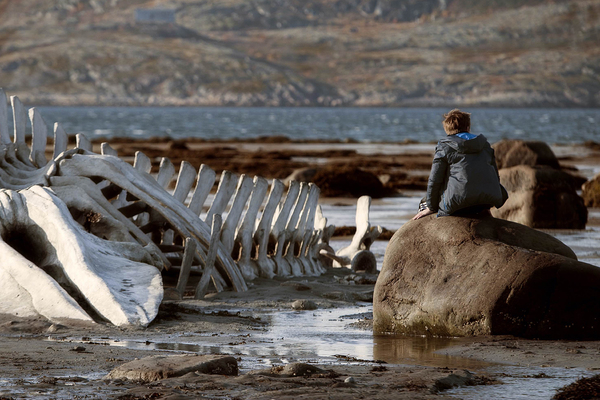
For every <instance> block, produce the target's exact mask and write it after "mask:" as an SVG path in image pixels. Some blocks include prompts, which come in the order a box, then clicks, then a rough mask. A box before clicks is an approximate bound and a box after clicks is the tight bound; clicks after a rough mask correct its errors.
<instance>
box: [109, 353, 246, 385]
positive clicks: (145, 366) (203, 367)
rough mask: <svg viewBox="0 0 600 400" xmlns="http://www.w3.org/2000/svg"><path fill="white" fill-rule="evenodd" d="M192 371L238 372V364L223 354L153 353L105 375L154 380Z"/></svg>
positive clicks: (142, 380) (115, 377)
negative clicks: (164, 354)
mask: <svg viewBox="0 0 600 400" xmlns="http://www.w3.org/2000/svg"><path fill="white" fill-rule="evenodd" d="M190 372H197V373H200V374H213V375H234V376H235V375H237V374H238V364H237V360H236V359H235V358H234V357H231V356H222V355H177V356H150V357H145V358H142V359H139V360H133V361H130V362H128V363H125V364H123V365H120V366H118V367H117V368H115V369H113V370H112V371H111V372H110V373H109V374H108V375H106V376H105V377H104V379H105V380H110V379H128V380H132V381H141V382H154V381H158V380H161V379H167V378H173V377H177V376H183V375H185V374H188V373H190Z"/></svg>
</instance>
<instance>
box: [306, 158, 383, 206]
mask: <svg viewBox="0 0 600 400" xmlns="http://www.w3.org/2000/svg"><path fill="white" fill-rule="evenodd" d="M313 182H314V183H315V184H316V185H317V186H318V187H319V188H320V189H321V196H323V197H360V196H365V195H366V196H371V197H373V198H380V197H383V196H384V195H385V194H386V193H387V190H386V189H385V188H384V187H383V184H382V183H381V181H380V180H379V178H378V177H377V175H375V174H373V173H371V172H367V171H363V170H362V169H360V168H358V167H353V166H347V165H346V166H343V165H333V166H329V167H325V168H322V169H319V170H318V171H317V173H316V174H315V175H314V177H313Z"/></svg>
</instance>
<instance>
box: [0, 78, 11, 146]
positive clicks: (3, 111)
mask: <svg viewBox="0 0 600 400" xmlns="http://www.w3.org/2000/svg"><path fill="white" fill-rule="evenodd" d="M7 104H8V99H7V98H6V93H4V90H3V89H2V88H0V144H4V145H6V144H9V143H12V140H10V132H9V131H8V105H7Z"/></svg>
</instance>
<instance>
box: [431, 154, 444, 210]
mask: <svg viewBox="0 0 600 400" xmlns="http://www.w3.org/2000/svg"><path fill="white" fill-rule="evenodd" d="M447 170H448V160H447V158H446V154H445V152H444V151H443V149H442V147H441V146H440V145H439V144H438V145H437V146H436V148H435V155H434V156H433V163H432V165H431V173H430V174H429V181H428V182H427V208H429V209H430V210H431V211H433V212H437V211H438V208H439V204H440V197H441V195H442V187H443V184H444V179H446V172H447Z"/></svg>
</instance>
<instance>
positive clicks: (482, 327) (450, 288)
mask: <svg viewBox="0 0 600 400" xmlns="http://www.w3.org/2000/svg"><path fill="white" fill-rule="evenodd" d="M598 287H600V268H598V267H595V266H593V265H589V264H586V263H583V262H579V261H577V259H576V257H575V254H574V253H573V252H572V250H571V249H570V248H568V247H567V246H565V245H564V244H563V243H561V242H560V241H559V240H557V239H555V238H553V237H552V236H550V235H547V234H545V233H543V232H539V231H536V230H534V229H530V228H528V227H526V226H523V225H520V224H516V223H512V222H509V221H504V220H499V219H495V218H491V217H485V218H482V219H474V218H462V217H442V218H436V217H435V216H429V217H425V218H422V219H420V220H417V221H409V222H408V223H406V224H405V225H404V226H403V227H402V228H401V229H399V230H398V231H397V232H396V234H395V235H394V236H393V237H392V239H391V240H390V243H389V245H388V247H387V250H386V254H385V257H384V261H383V266H382V269H381V272H380V274H379V278H378V280H377V283H376V285H375V293H374V299H373V315H374V321H373V330H374V332H377V333H382V332H394V333H403V334H417V335H438V336H476V335H515V336H521V337H529V338H548V339H551V338H554V339H599V338H600V315H599V314H598V311H597V310H598V309H599V308H600V290H598Z"/></svg>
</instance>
